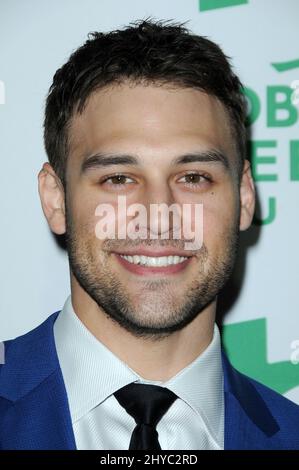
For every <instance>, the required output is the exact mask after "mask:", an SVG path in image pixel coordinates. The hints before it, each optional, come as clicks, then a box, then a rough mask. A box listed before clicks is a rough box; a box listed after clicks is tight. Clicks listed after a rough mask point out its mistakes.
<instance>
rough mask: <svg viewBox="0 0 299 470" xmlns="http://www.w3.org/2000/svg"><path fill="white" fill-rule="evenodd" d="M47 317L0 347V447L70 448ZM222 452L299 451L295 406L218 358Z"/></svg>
mask: <svg viewBox="0 0 299 470" xmlns="http://www.w3.org/2000/svg"><path fill="white" fill-rule="evenodd" d="M58 313H59V312H56V313H54V314H53V315H51V316H50V317H49V318H48V319H47V320H46V321H45V322H43V323H42V324H41V325H40V326H38V327H37V328H35V329H34V330H32V331H30V332H29V333H27V334H25V335H23V336H20V337H19V338H16V339H14V340H11V341H7V342H6V343H5V364H4V365H2V366H0V449H3V450H4V449H5V450H11V449H36V450H37V449H76V443H75V439H74V433H73V429H72V423H71V418H70V411H69V405H68V399H67V394H66V390H65V385H64V381H63V377H62V373H61V369H60V366H59V362H58V357H57V353H56V348H55V342H54V334H53V324H54V321H55V319H56V317H57V315H58ZM222 362H223V371H224V389H225V439H224V447H225V449H299V406H297V405H295V404H294V403H293V402H291V401H290V400H287V399H286V398H284V397H283V396H281V395H279V394H278V393H276V392H274V391H273V390H271V389H269V388H267V387H265V386H263V385H261V384H260V383H258V382H256V381H255V380H252V379H250V378H249V377H246V376H245V375H243V374H241V373H240V372H238V371H237V370H235V369H234V368H233V367H232V365H231V364H230V363H229V361H228V359H227V357H226V355H225V354H224V353H223V355H222Z"/></svg>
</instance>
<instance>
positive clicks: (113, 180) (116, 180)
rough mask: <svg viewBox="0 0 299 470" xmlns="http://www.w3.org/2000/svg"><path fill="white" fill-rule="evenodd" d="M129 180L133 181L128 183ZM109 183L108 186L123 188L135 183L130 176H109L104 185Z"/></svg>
mask: <svg viewBox="0 0 299 470" xmlns="http://www.w3.org/2000/svg"><path fill="white" fill-rule="evenodd" d="M127 180H131V181H129V182H128V181H127ZM107 182H109V183H108V184H111V185H115V186H122V185H124V184H126V183H132V182H133V183H134V181H133V180H132V178H129V176H126V175H121V174H119V175H112V176H109V177H107V178H105V179H104V181H102V183H107Z"/></svg>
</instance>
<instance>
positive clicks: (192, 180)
mask: <svg viewBox="0 0 299 470" xmlns="http://www.w3.org/2000/svg"><path fill="white" fill-rule="evenodd" d="M185 178H186V183H193V184H195V183H199V182H200V181H201V178H202V176H201V175H197V174H196V173H192V174H191V175H185Z"/></svg>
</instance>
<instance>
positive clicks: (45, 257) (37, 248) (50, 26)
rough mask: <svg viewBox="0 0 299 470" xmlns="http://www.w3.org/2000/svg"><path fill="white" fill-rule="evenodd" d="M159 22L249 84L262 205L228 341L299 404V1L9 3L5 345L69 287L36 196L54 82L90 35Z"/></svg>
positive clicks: (1, 195) (2, 9)
mask: <svg viewBox="0 0 299 470" xmlns="http://www.w3.org/2000/svg"><path fill="white" fill-rule="evenodd" d="M148 16H152V17H153V18H157V19H174V20H178V21H187V26H188V27H189V28H190V29H192V30H193V31H194V32H196V33H198V34H202V35H205V36H208V37H209V38H211V39H212V40H214V41H215V42H217V43H218V44H219V45H220V46H221V47H222V48H223V49H224V52H225V53H226V54H227V55H228V56H230V57H231V60H232V63H233V64H234V67H235V70H236V72H237V73H238V74H239V76H240V77H241V79H242V81H243V83H244V84H245V86H246V95H247V97H248V100H249V105H250V106H249V111H250V113H249V116H248V125H249V126H250V131H251V137H250V140H251V142H250V146H249V148H250V154H251V159H252V168H253V173H254V177H255V181H256V186H257V190H258V207H257V211H256V215H255V220H254V224H253V226H252V228H251V229H250V230H249V231H248V232H247V233H246V234H242V239H241V241H242V245H241V246H242V249H241V253H240V259H239V262H238V265H237V268H236V271H235V273H234V276H233V279H232V281H231V282H230V286H229V291H228V293H227V294H226V296H225V297H223V298H222V299H221V305H220V307H221V308H220V313H221V314H222V313H225V315H224V316H223V318H222V323H223V340H224V343H225V346H226V348H227V351H228V353H229V356H230V358H231V360H232V362H233V364H234V365H235V366H236V367H237V368H238V369H239V370H241V371H243V372H245V373H247V374H249V375H251V376H252V377H254V378H256V379H258V380H260V381H261V382H263V383H265V384H266V385H268V386H270V387H272V388H273V389H275V390H277V391H278V392H280V393H282V394H284V395H286V396H288V397H289V398H290V399H291V400H294V401H295V402H297V403H299V311H298V310H299V309H298V306H299V305H298V304H299V302H298V291H299V284H298V278H299V276H298V269H299V249H298V236H299V211H298V203H299V132H298V131H299V115H298V110H299V48H298V43H299V30H298V19H299V1H298V0H184V1H182V0H164V1H163V0H85V1H84V2H83V1H82V0H51V1H50V0H0V158H1V172H0V178H1V184H0V204H1V233H0V242H1V245H0V246H1V248H0V249H1V263H0V340H4V339H8V338H12V337H15V336H17V335H20V334H22V333H24V332H25V331H28V330H29V329H31V328H33V327H34V326H36V325H38V324H39V323H40V322H41V321H42V320H44V319H45V318H46V317H47V316H48V315H50V314H51V313H52V312H54V311H57V310H59V309H60V308H61V307H62V305H63V303H64V301H65V298H66V296H67V295H68V294H69V289H70V287H69V273H68V264H67V258H66V254H65V253H64V252H63V251H62V250H61V249H60V248H59V247H58V246H57V244H56V243H55V241H54V239H53V237H52V235H51V233H50V232H49V229H48V226H47V224H46V222H45V220H44V218H43V213H42V210H41V208H40V204H39V199H38V192H37V173H38V171H39V169H40V167H41V164H42V162H43V161H45V160H46V156H45V152H44V149H43V142H42V121H43V108H44V100H45V95H46V92H47V89H48V87H49V86H50V83H51V80H52V76H53V74H54V72H55V70H56V69H57V68H58V67H59V66H60V65H61V64H62V63H63V62H64V61H65V60H66V59H67V57H68V56H69V54H70V53H71V51H72V50H74V49H75V48H76V47H77V46H78V45H80V44H81V43H83V42H84V41H85V39H86V36H87V33H88V32H90V31H95V30H104V31H108V30H110V29H114V28H116V27H121V26H123V25H125V24H127V23H128V22H130V21H133V20H136V19H140V18H146V17H148ZM1 355H2V360H3V351H2V348H1V346H0V359H1Z"/></svg>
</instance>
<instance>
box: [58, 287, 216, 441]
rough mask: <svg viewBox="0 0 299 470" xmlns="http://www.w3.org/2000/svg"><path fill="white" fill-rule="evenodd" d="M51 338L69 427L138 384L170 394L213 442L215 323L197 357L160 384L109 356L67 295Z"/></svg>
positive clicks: (109, 353) (214, 414) (214, 430)
mask: <svg viewBox="0 0 299 470" xmlns="http://www.w3.org/2000/svg"><path fill="white" fill-rule="evenodd" d="M54 338H55V344H56V349H57V354H58V358H59V363H60V367H61V370H62V374H63V378H64V382H65V387H66V391H67V395H68V401H69V406H70V413H71V417H72V422H73V423H74V422H76V421H77V420H79V419H80V418H81V417H83V416H84V415H85V414H86V413H88V412H89V411H90V410H91V409H93V408H94V407H96V406H97V405H99V404H100V403H101V402H102V401H104V400H105V399H106V398H107V397H108V396H110V395H112V394H113V393H114V392H115V391H116V390H118V389H119V388H121V387H123V386H125V385H127V384H129V383H131V382H136V381H139V382H142V383H150V384H156V385H161V386H165V387H167V388H169V389H170V390H172V391H173V392H174V393H176V394H177V395H178V397H180V398H181V399H182V400H184V401H185V402H186V403H187V404H188V405H189V406H191V407H192V408H193V409H194V411H195V412H196V413H198V414H199V415H200V416H201V418H202V419H203V420H204V422H205V424H206V426H207V427H208V429H209V431H210V432H212V434H213V435H214V437H215V439H216V440H218V438H219V436H221V426H222V425H223V419H224V398H223V371H222V362H221V341H220V334H219V330H218V327H217V325H216V324H215V326H214V335H213V339H212V341H211V343H210V344H209V346H208V347H207V348H206V349H205V350H204V351H203V353H201V354H200V355H199V356H198V357H197V358H196V359H195V360H194V361H193V362H192V363H190V364H188V365H187V366H186V367H185V368H184V369H182V370H181V371H180V372H178V373H177V374H176V375H175V376H174V377H172V378H171V379H169V380H168V381H166V382H161V381H153V380H146V379H144V378H142V377H140V375H138V374H137V373H136V372H134V371H133V370H132V369H131V368H130V367H129V366H128V365H127V364H126V363H125V362H123V361H122V360H121V359H119V358H118V357H117V356H116V355H115V354H114V353H112V351H110V350H109V349H108V348H107V347H106V346H105V345H104V344H103V343H102V342H100V341H99V340H98V339H97V338H96V337H95V336H94V335H93V334H92V333H91V332H90V331H89V330H88V329H87V328H86V327H85V325H84V324H83V323H82V322H81V320H80V319H79V318H78V316H77V315H76V313H75V312H74V309H73V306H72V301H71V296H69V297H68V298H67V299H66V301H65V304H64V306H63V309H62V310H61V312H60V314H59V315H58V318H57V320H56V321H55V323H54Z"/></svg>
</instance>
